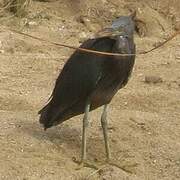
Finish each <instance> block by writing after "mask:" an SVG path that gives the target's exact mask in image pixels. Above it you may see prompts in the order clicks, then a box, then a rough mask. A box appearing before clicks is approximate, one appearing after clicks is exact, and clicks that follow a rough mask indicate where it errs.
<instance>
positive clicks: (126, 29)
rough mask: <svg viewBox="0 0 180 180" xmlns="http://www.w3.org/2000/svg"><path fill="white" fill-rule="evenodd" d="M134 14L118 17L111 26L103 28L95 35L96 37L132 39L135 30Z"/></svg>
mask: <svg viewBox="0 0 180 180" xmlns="http://www.w3.org/2000/svg"><path fill="white" fill-rule="evenodd" d="M135 16H136V14H135V13H132V14H131V15H130V16H120V17H118V18H117V19H115V20H114V21H113V22H112V24H111V26H110V27H108V28H104V29H103V30H101V31H99V32H98V33H97V34H96V37H99V38H101V37H110V38H115V37H116V36H129V37H133V33H134V29H135V23H134V19H135Z"/></svg>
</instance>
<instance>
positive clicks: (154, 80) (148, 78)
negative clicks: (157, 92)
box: [145, 76, 163, 84]
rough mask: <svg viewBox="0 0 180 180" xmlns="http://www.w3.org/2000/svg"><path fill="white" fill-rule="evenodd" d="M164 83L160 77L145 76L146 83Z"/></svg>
mask: <svg viewBox="0 0 180 180" xmlns="http://www.w3.org/2000/svg"><path fill="white" fill-rule="evenodd" d="M162 82H163V80H162V78H161V77H159V76H145V83H148V84H149V83H153V84H156V83H162Z"/></svg>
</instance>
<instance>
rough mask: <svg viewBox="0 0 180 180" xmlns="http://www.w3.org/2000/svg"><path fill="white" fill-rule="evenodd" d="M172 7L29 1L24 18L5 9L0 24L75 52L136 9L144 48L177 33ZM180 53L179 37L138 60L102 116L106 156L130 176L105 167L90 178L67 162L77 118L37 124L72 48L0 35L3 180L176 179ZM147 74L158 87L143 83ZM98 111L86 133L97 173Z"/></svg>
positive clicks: (100, 156)
mask: <svg viewBox="0 0 180 180" xmlns="http://www.w3.org/2000/svg"><path fill="white" fill-rule="evenodd" d="M147 2H149V3H147ZM116 5H118V6H116ZM178 6H180V4H179V1H178V0H177V1H171V3H170V4H168V1H146V0H143V1H126V2H125V1H122V0H119V1H118V0H114V1H106V0H101V3H99V1H96V0H92V1H83V0H82V1H70V0H68V1H51V2H39V1H33V3H32V4H31V7H32V8H31V9H30V10H29V14H28V15H27V17H26V18H22V19H19V18H16V17H11V18H10V17H9V16H10V14H8V13H7V12H6V13H5V12H4V15H3V16H2V17H1V19H0V21H1V24H3V25H4V26H7V27H11V28H15V29H18V30H21V31H23V32H25V33H28V34H32V35H34V36H38V37H42V38H45V39H48V40H51V41H56V42H61V43H66V44H70V45H75V46H79V45H80V41H82V40H83V38H87V37H89V36H90V35H91V34H92V33H94V32H96V31H97V30H99V28H101V27H102V26H105V25H106V26H107V25H108V24H109V23H110V21H111V20H112V19H113V18H114V17H116V16H118V15H122V14H128V13H129V12H130V10H131V9H132V8H135V9H136V10H137V12H138V13H137V16H138V18H139V19H140V20H141V21H143V22H145V23H146V24H145V25H143V23H140V24H139V25H138V27H139V31H138V32H139V35H138V34H136V38H135V41H136V44H137V49H138V51H141V50H144V49H149V48H150V47H153V45H154V44H156V43H158V42H159V41H162V40H163V38H164V37H166V36H167V35H168V34H171V33H172V32H173V31H174V30H175V29H178V24H177V23H178V22H179V21H178V20H179V19H178V18H180V15H179V14H178V13H179V11H178ZM1 13H2V12H1ZM165 14H166V17H165ZM81 16H83V17H81ZM84 16H85V17H84ZM7 17H8V18H7ZM88 20H90V22H89V21H88ZM82 21H83V23H82ZM139 22H140V21H139ZM82 32H83V33H82ZM179 49H180V37H179V36H177V37H176V38H175V39H173V40H172V41H171V42H169V43H168V44H167V45H165V46H163V47H162V48H159V49H157V50H155V51H153V52H152V53H149V54H146V55H139V56H137V58H136V64H135V68H134V71H133V75H132V78H131V80H130V81H129V83H128V85H127V86H126V87H125V88H124V89H122V90H120V91H119V92H118V94H117V95H116V96H115V97H114V99H113V101H112V103H111V105H110V106H109V111H108V112H109V113H108V120H109V135H110V146H111V151H112V159H114V162H116V163H117V164H120V165H121V166H125V167H126V169H127V170H129V171H131V173H127V172H125V171H123V170H121V169H118V168H116V167H113V166H108V165H107V166H106V167H104V168H103V169H102V170H100V171H99V172H97V173H95V170H94V169H91V168H82V169H80V170H76V167H77V164H76V163H74V162H73V158H76V159H79V158H80V153H81V126H82V116H78V117H74V118H72V119H71V120H69V121H66V122H65V123H63V124H62V125H60V126H58V127H53V128H51V129H49V130H48V131H46V132H44V131H43V129H42V127H41V126H40V124H39V122H38V115H37V112H38V110H39V109H40V108H41V107H42V106H43V105H44V104H45V103H46V101H47V100H48V97H49V95H50V94H51V91H52V88H53V86H54V82H55V79H56V77H57V75H58V73H59V71H60V70H61V69H62V67H63V64H64V63H65V61H66V60H67V58H68V57H69V55H70V54H71V53H72V50H69V49H64V48H58V47H54V46H52V45H48V44H46V43H41V42H38V41H36V40H32V39H30V38H27V37H23V36H20V35H17V34H15V33H11V32H9V31H1V32H0V77H1V78H0V114H1V115H0V120H1V123H0V179H2V180H39V179H42V180H50V179H52V180H61V179H62V180H82V179H92V180H94V179H98V180H99V179H100V180H178V179H180V51H179ZM152 75H153V76H156V77H157V78H158V77H160V78H162V82H159V83H146V82H144V79H145V77H146V76H152ZM100 113H101V109H97V110H96V111H93V112H92V113H91V117H90V119H91V122H90V127H89V132H88V159H89V161H91V162H94V163H95V164H97V165H99V166H100V164H101V163H103V162H104V161H105V152H104V144H103V136H102V130H101V126H100ZM100 167H101V166H100Z"/></svg>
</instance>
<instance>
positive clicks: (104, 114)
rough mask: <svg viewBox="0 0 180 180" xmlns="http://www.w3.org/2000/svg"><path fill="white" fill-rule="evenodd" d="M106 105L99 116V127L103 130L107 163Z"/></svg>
mask: <svg viewBox="0 0 180 180" xmlns="http://www.w3.org/2000/svg"><path fill="white" fill-rule="evenodd" d="M107 106H108V105H107V104H106V105H104V108H103V112H102V115H101V125H102V129H103V135H104V143H105V149H106V157H107V161H109V159H110V151H109V140H108V132H107Z"/></svg>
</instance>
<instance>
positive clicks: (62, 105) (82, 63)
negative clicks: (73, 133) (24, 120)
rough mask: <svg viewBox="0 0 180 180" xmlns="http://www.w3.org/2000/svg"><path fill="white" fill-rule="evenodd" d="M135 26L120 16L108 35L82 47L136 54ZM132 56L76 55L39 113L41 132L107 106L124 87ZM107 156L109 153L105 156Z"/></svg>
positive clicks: (92, 40) (129, 17) (130, 20)
mask: <svg viewBox="0 0 180 180" xmlns="http://www.w3.org/2000/svg"><path fill="white" fill-rule="evenodd" d="M133 31H134V22H133V20H132V17H131V16H122V17H120V18H118V19H117V20H115V21H114V22H113V23H112V26H111V27H110V28H107V29H105V31H104V33H105V34H108V33H110V34H111V35H109V36H104V37H99V38H97V39H89V40H87V41H85V42H84V43H83V44H82V45H81V47H82V48H87V49H92V50H97V51H103V52H111V53H129V54H135V45H134V41H133ZM134 60H135V56H125V57H122V56H105V55H97V54H92V53H87V52H81V51H78V50H77V51H75V52H74V53H73V54H72V55H71V57H70V58H69V59H68V61H67V62H66V64H65V65H64V68H63V70H62V71H61V73H60V74H59V77H58V78H57V80H56V84H55V88H54V90H53V92H52V96H51V99H50V101H49V103H48V104H47V105H46V106H45V107H44V108H43V109H42V110H40V111H39V113H40V114H41V116H40V123H41V124H43V125H44V128H45V129H47V128H50V127H51V126H54V125H58V124H60V123H62V122H63V121H65V120H67V119H69V118H71V117H73V116H76V115H79V114H82V113H84V112H85V107H86V105H87V104H90V111H91V110H93V109H96V108H98V107H100V106H102V105H106V104H109V103H110V101H111V100H112V98H113V96H114V95H115V94H116V93H117V91H118V90H119V89H120V88H122V87H123V86H125V85H126V83H127V82H128V79H129V76H130V74H131V71H132V68H133V65H134ZM107 153H108V152H107Z"/></svg>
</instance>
